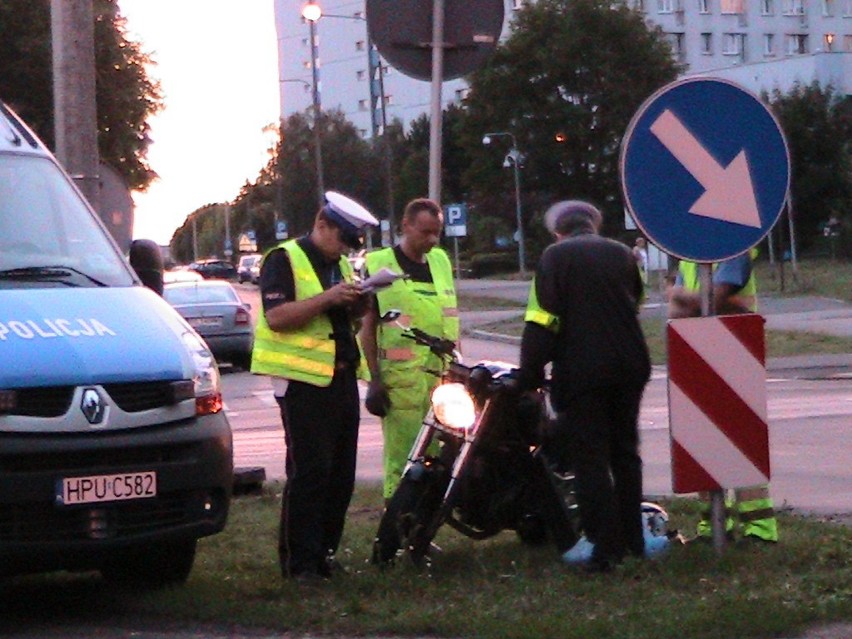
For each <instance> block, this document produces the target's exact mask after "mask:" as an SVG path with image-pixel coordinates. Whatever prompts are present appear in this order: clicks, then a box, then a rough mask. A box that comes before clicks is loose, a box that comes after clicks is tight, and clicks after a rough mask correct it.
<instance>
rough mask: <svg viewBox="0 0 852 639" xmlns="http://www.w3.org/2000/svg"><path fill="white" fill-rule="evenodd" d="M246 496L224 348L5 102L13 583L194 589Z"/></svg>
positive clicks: (1, 526) (5, 488)
mask: <svg viewBox="0 0 852 639" xmlns="http://www.w3.org/2000/svg"><path fill="white" fill-rule="evenodd" d="M232 485H233V454H232V437H231V430H230V426H229V424H228V421H227V418H226V417H225V413H224V410H223V406H222V395H221V387H220V377H219V370H218V368H217V366H216V362H215V360H214V358H213V356H212V355H211V353H210V351H209V350H208V349H207V347H206V345H205V344H204V342H203V341H202V340H201V338H199V336H198V335H197V334H196V333H195V331H194V330H193V329H192V328H191V327H190V326H189V325H188V324H187V323H186V322H185V321H184V320H183V319H182V318H181V316H180V315H179V314H178V313H177V312H176V311H175V310H174V309H173V308H172V307H171V306H170V305H169V304H168V303H167V302H165V301H164V300H163V299H162V298H161V297H160V296H159V295H157V294H156V293H155V292H154V291H153V290H151V289H150V288H148V287H146V286H143V285H142V283H141V281H140V279H139V276H138V275H137V274H136V272H134V270H133V269H132V268H131V267H130V265H129V264H128V262H127V260H126V259H125V258H124V256H123V255H122V253H121V251H120V250H119V248H118V247H117V245H116V244H115V243H114V242H113V240H112V238H111V237H110V236H109V234H108V232H107V231H106V229H105V227H104V226H103V225H102V224H101V222H100V220H99V218H98V217H97V215H95V213H94V211H93V210H92V209H91V208H90V206H89V205H88V203H87V202H86V201H85V199H84V198H83V197H82V196H81V194H80V192H79V191H78V190H77V188H76V187H75V186H74V185H73V183H72V181H71V179H70V178H69V176H68V175H67V174H66V173H65V172H64V171H63V170H62V168H61V167H60V165H59V164H58V163H57V161H56V160H55V159H54V158H53V156H52V155H51V154H50V153H49V151H48V150H47V149H46V148H45V147H44V145H43V144H42V143H41V142H40V141H39V140H38V139H37V138H36V136H35V135H34V134H33V133H32V131H31V130H30V129H29V128H28V127H27V126H26V125H24V124H23V122H21V121H20V119H19V118H18V117H17V116H16V115H15V114H14V113H13V112H12V111H11V110H10V109H9V108H8V107H6V106H5V105H4V104H3V103H2V102H0V576H5V575H11V574H19V573H29V572H44V571H52V570H61V569H65V570H91V569H96V570H100V571H101V573H102V574H103V575H104V577H106V578H107V579H109V580H116V581H131V582H140V583H141V582H144V583H148V584H152V585H161V584H166V583H175V582H182V581H184V580H185V579H186V577H187V576H188V575H189V572H190V570H191V568H192V563H193V560H194V557H195V550H196V543H197V540H198V538H200V537H204V536H206V535H212V534H214V533H217V532H219V531H221V530H222V529H223V528H224V526H225V521H226V519H227V515H228V506H229V501H230V497H231V487H232Z"/></svg>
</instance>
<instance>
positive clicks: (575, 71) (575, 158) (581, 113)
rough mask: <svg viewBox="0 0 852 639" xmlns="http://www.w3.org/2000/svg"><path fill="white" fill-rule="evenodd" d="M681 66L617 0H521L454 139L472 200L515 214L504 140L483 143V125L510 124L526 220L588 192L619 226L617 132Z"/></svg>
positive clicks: (611, 225)
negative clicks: (525, 0)
mask: <svg viewBox="0 0 852 639" xmlns="http://www.w3.org/2000/svg"><path fill="white" fill-rule="evenodd" d="M679 71H680V68H679V66H678V64H677V63H675V62H674V60H673V58H672V54H671V49H670V47H669V45H668V43H667V42H666V40H665V38H664V35H663V34H662V32H661V31H660V30H659V29H658V28H654V29H649V27H648V26H647V25H646V24H645V22H644V20H643V18H642V16H641V14H639V13H636V12H635V11H633V10H631V9H628V8H627V7H626V6H625V5H624V4H622V3H610V2H608V1H606V0H538V1H537V2H534V3H529V4H527V5H526V6H525V7H524V8H523V9H521V10H520V11H519V12H518V13H517V15H516V19H515V21H514V22H513V25H512V31H511V34H510V35H509V38H508V39H507V40H506V41H505V42H504V43H502V44H501V45H500V46H498V47H497V49H496V51H495V54H494V55H493V56H492V58H491V59H490V61H489V62H488V64H487V65H486V66H485V67H483V68H482V69H480V70H478V71H477V72H475V73H474V74H473V75H472V77H471V90H470V93H469V95H468V97H467V99H466V100H465V105H466V107H467V111H466V113H467V118H466V122H465V125H464V127H463V128H460V130H463V131H464V133H462V134H461V135H460V140H459V143H460V144H461V145H462V146H463V147H464V148H465V149H466V151H467V153H468V154H469V156H470V157H471V158H472V162H471V165H470V168H469V169H468V171H467V172H466V174H465V183H466V184H467V186H468V190H469V199H470V200H472V201H473V202H474V203H476V202H479V201H486V200H490V202H491V203H492V204H491V205H490V206H488V207H485V206H478V207H477V208H478V209H479V210H495V209H494V207H493V204H494V203H495V202H496V203H497V209H496V212H497V214H499V215H500V216H501V217H502V218H503V219H505V220H507V221H508V220H511V219H512V218H513V216H514V194H513V190H512V187H511V175H509V174H510V173H511V172H510V171H506V170H504V169H503V168H502V166H503V159H504V155H505V153H506V152H507V151H508V149H509V146H508V145H509V140H508V139H507V138H502V137H501V138H495V140H494V142H493V143H492V144H491V145H490V146H487V147H484V146H483V144H482V137H483V135H484V134H485V133H487V132H510V133H512V134H513V135H514V136H515V138H516V139H517V143H518V147H519V151H520V152H521V155H522V160H521V166H522V183H523V192H524V204H525V206H524V210H525V211H526V212H527V213H526V215H525V217H526V219H527V220H529V219H530V218H531V217H532V215H531V213H532V211H533V206H532V205H535V206H536V207H538V206H540V205H542V204H543V203H548V202H551V201H552V200H553V199H556V198H567V197H572V198H585V199H589V200H591V201H593V202H595V203H596V204H598V205H599V206H601V207H602V208H603V210H604V213H605V220H606V227H605V228H606V230H607V232H610V233H613V232H616V231H618V230H620V229H621V228H622V225H621V220H622V219H623V204H622V195H621V189H620V184H619V178H618V162H619V149H620V143H621V138H622V136H623V135H624V132H625V130H626V129H627V126H628V124H629V121H630V118H631V117H632V116H633V114H634V113H635V112H636V110H637V108H638V107H639V106H640V104H641V103H642V102H643V101H644V100H645V99H646V98H647V97H648V96H649V95H651V93H653V92H654V91H655V90H656V89H658V88H660V87H661V86H663V85H665V84H667V83H668V82H671V81H672V80H674V79H675V78H676V77H677V75H678V73H679ZM557 136H558V137H557ZM495 196H499V197H496V198H495ZM527 225H528V224H527ZM512 227H514V224H512Z"/></svg>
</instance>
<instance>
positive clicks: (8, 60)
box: [0, 0, 162, 190]
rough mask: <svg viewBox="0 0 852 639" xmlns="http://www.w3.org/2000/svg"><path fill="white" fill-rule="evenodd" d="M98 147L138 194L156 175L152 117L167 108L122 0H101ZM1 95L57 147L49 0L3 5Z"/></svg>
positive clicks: (97, 1)
mask: <svg viewBox="0 0 852 639" xmlns="http://www.w3.org/2000/svg"><path fill="white" fill-rule="evenodd" d="M94 13H95V67H96V68H95V74H96V93H97V95H96V100H97V109H98V149H99V153H100V158H101V160H102V161H103V162H106V163H107V164H109V165H111V166H112V167H113V168H115V169H116V170H117V171H118V172H119V173H120V174H121V175H122V177H124V179H125V180H126V181H127V183H128V185H129V186H130V188H131V189H134V190H144V189H145V188H147V186H148V185H149V184H150V183H151V182H152V181H153V179H154V178H155V177H156V173H155V172H154V171H153V169H152V168H151V167H150V165H149V164H148V161H147V152H148V147H149V145H150V143H151V140H150V139H149V137H148V132H149V126H148V124H147V120H148V118H149V117H150V116H152V115H154V114H155V113H157V111H159V110H160V109H161V108H162V96H161V94H160V88H159V85H158V83H157V82H156V81H154V80H152V79H151V78H149V77H148V74H147V71H146V65H150V64H152V60H151V58H150V57H149V56H148V54H146V53H144V52H143V51H142V49H141V46H140V44H139V43H137V42H134V41H132V40H130V39H128V37H127V30H126V21H125V19H124V18H123V17H122V16H121V15H120V13H119V10H118V4H117V2H116V0H94ZM0 97H2V98H3V100H5V101H7V102H9V103H10V104H11V105H12V107H13V108H14V109H15V110H16V111H18V113H19V115H21V117H23V118H24V119H25V120H26V121H27V122H28V123H29V124H30V126H32V127H33V129H34V130H35V132H36V133H37V134H38V135H39V137H40V138H41V139H42V140H44V142H45V144H47V145H48V146H49V147H50V148H55V143H54V127H53V72H52V59H51V33H50V0H3V2H2V3H0Z"/></svg>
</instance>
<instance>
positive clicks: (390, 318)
mask: <svg viewBox="0 0 852 639" xmlns="http://www.w3.org/2000/svg"><path fill="white" fill-rule="evenodd" d="M400 317H402V311H400V310H398V309H395V308H392V309H391V310H389V311H388V312H387V313H385V314H384V315H382V320H381V321H382V323H384V324H390V323H391V322H395V321H396V320H398V319H399V318H400Z"/></svg>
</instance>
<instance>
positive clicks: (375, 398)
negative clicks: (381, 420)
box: [364, 380, 391, 417]
mask: <svg viewBox="0 0 852 639" xmlns="http://www.w3.org/2000/svg"><path fill="white" fill-rule="evenodd" d="M364 406H366V408H367V412H369V413H370V414H371V415H375V416H376V417H384V416H385V415H387V414H388V409H389V408H390V406H391V401H390V396H389V395H388V389H387V388H385V385H384V384H382V382H381V380H371V381H370V385H369V386H368V387H367V397H366V399H365V400H364Z"/></svg>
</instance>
